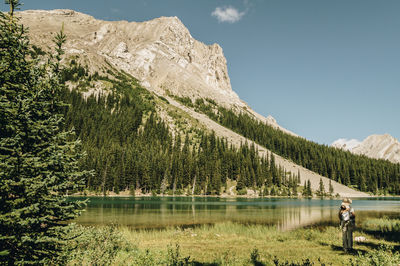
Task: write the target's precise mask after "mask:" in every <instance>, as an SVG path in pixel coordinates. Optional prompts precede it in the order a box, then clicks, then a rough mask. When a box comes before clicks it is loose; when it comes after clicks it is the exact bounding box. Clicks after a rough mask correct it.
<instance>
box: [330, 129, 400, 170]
mask: <svg viewBox="0 0 400 266" xmlns="http://www.w3.org/2000/svg"><path fill="white" fill-rule="evenodd" d="M332 146H333V147H336V148H341V149H345V150H348V151H350V152H352V153H355V154H362V155H365V156H368V157H371V158H375V159H384V160H389V161H391V162H393V163H400V142H399V141H398V140H397V139H396V138H394V137H392V136H391V135H389V134H384V135H371V136H369V137H367V138H366V139H364V140H363V141H362V142H360V141H357V140H354V139H352V140H346V139H339V140H337V141H335V142H334V143H332Z"/></svg>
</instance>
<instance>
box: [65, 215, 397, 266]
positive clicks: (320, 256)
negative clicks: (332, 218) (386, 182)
mask: <svg viewBox="0 0 400 266" xmlns="http://www.w3.org/2000/svg"><path fill="white" fill-rule="evenodd" d="M399 223H400V220H390V219H371V220H367V221H365V222H364V223H363V224H362V225H361V226H360V227H359V228H358V229H357V231H356V232H355V233H354V236H363V237H365V239H366V240H365V241H364V242H360V243H356V242H355V245H354V248H355V251H354V252H352V253H344V252H343V251H342V248H341V243H342V242H341V241H342V240H341V231H340V229H339V228H338V227H333V226H325V227H310V228H301V229H295V230H292V231H286V232H280V231H278V230H277V229H276V228H275V227H267V226H263V225H242V224H236V223H221V224H215V225H202V226H199V227H195V228H186V229H182V228H167V229H164V230H140V231H137V230H131V229H129V228H127V227H117V226H103V227H82V226H74V227H73V228H72V229H71V235H75V236H76V238H74V240H73V241H72V242H71V244H70V249H69V250H68V251H66V252H65V256H64V259H65V261H66V263H67V264H68V265H95V264H98V265H398V264H399V263H400V254H399V253H398V252H397V250H399V248H400V245H399V241H400V239H399V238H395V239H393V237H392V236H393V234H394V235H397V234H398V233H399V226H398V225H399Z"/></svg>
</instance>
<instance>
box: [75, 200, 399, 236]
mask: <svg viewBox="0 0 400 266" xmlns="http://www.w3.org/2000/svg"><path fill="white" fill-rule="evenodd" d="M89 200H90V201H89V204H88V207H87V209H86V211H85V212H83V214H82V216H81V217H79V218H78V219H77V220H76V222H77V223H80V224H85V225H101V224H118V225H126V226H130V227H133V228H136V229H140V228H146V229H148V228H165V227H169V226H191V225H199V224H214V223H219V222H228V221H231V222H238V223H243V224H264V225H276V226H277V227H278V229H280V230H290V229H294V228H297V227H303V226H307V225H311V224H316V223H322V222H323V223H332V224H337V219H338V218H337V211H338V207H339V205H340V202H341V201H340V200H316V199H313V200H311V199H277V198H274V199H246V198H238V199H227V198H211V197H141V198H132V197H129V198H128V197H126V198H123V197H106V198H103V197H90V198H89ZM353 207H354V208H355V210H356V212H357V214H358V215H357V221H358V222H361V221H362V220H363V219H365V218H366V217H371V216H377V217H379V216H382V215H395V216H399V214H400V201H399V199H397V198H390V199H360V200H356V199H355V200H354V201H353Z"/></svg>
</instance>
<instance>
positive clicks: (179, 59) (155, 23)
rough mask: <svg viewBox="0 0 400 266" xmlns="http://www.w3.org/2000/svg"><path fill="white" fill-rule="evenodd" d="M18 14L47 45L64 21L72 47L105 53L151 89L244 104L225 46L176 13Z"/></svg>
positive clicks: (74, 51) (93, 55)
mask: <svg viewBox="0 0 400 266" xmlns="http://www.w3.org/2000/svg"><path fill="white" fill-rule="evenodd" d="M19 14H20V15H21V17H22V22H23V23H24V24H26V25H28V26H29V27H30V33H31V36H32V38H33V40H34V42H39V43H40V42H42V43H44V44H47V45H48V44H49V41H50V38H51V36H50V35H49V32H57V31H58V30H59V29H60V28H61V25H62V23H64V27H65V32H66V34H67V36H68V42H67V44H66V49H67V51H68V53H70V54H84V55H86V56H87V57H88V58H90V59H91V60H95V61H96V57H97V60H99V56H100V57H103V58H105V59H107V60H108V62H110V63H111V64H112V65H113V66H114V67H116V68H119V69H122V70H124V71H126V72H128V73H130V74H132V75H133V76H135V77H136V78H138V79H139V80H140V81H141V82H142V84H143V85H144V86H145V87H147V88H149V89H152V90H155V91H157V92H159V93H163V92H164V91H165V90H169V91H170V92H171V93H173V94H177V95H181V96H189V97H210V98H212V99H214V100H216V101H217V102H219V103H221V104H226V105H237V106H245V104H244V103H243V102H242V101H241V100H240V99H239V97H238V96H237V94H236V93H235V92H233V91H232V88H231V83H230V80H229V75H228V69H227V65H226V59H225V57H224V54H223V51H222V48H221V47H220V46H219V45H218V44H213V45H206V44H204V43H201V42H199V41H197V40H195V39H194V38H193V37H192V36H191V35H190V33H189V31H188V29H187V28H186V27H185V26H184V25H183V24H182V22H181V21H180V20H179V19H178V18H177V17H161V18H156V19H153V20H150V21H145V22H126V21H114V22H109V21H102V20H96V19H94V18H93V17H91V16H88V15H85V14H82V13H79V12H75V11H72V10H52V11H43V10H32V11H24V12H20V13H19ZM46 35H47V36H46Z"/></svg>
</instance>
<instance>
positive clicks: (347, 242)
mask: <svg viewBox="0 0 400 266" xmlns="http://www.w3.org/2000/svg"><path fill="white" fill-rule="evenodd" d="M351 202H352V201H351V199H349V198H345V199H343V201H342V205H341V206H340V211H339V219H340V228H341V229H342V238H343V250H344V251H345V252H347V251H350V250H352V249H353V230H354V227H355V217H356V215H355V213H354V209H353V208H352V207H351V206H350V204H351Z"/></svg>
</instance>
